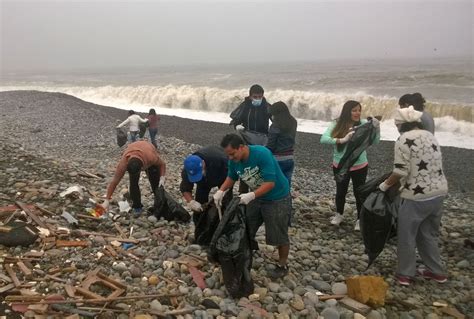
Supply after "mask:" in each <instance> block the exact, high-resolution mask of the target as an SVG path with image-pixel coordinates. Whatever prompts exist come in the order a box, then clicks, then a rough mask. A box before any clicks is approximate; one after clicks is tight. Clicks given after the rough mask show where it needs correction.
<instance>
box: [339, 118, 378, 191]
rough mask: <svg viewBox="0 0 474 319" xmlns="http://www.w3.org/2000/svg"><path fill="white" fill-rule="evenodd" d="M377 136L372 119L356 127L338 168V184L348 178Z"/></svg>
mask: <svg viewBox="0 0 474 319" xmlns="http://www.w3.org/2000/svg"><path fill="white" fill-rule="evenodd" d="M376 135H377V129H376V128H375V127H374V125H373V124H372V121H371V120H370V119H369V121H368V122H366V123H364V124H361V125H359V126H357V127H355V132H354V135H352V137H351V139H350V140H349V142H347V146H346V149H345V152H344V155H343V156H342V158H341V160H340V161H339V165H338V167H337V168H336V174H335V176H334V178H335V180H336V182H338V183H340V182H342V181H343V180H344V179H346V178H347V175H348V174H349V169H350V168H351V167H352V165H354V163H355V162H356V161H357V159H358V158H359V156H360V154H362V152H364V151H365V150H366V149H367V148H368V147H369V146H370V145H372V143H373V141H374V139H375V136H376Z"/></svg>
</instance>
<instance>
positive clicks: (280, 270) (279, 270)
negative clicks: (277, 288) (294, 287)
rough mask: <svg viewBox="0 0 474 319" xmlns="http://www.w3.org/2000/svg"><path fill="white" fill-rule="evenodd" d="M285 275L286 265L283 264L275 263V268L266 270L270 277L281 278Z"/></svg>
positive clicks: (286, 271)
mask: <svg viewBox="0 0 474 319" xmlns="http://www.w3.org/2000/svg"><path fill="white" fill-rule="evenodd" d="M286 275H288V265H285V266H281V265H276V268H275V270H270V271H269V272H268V276H269V277H270V278H272V279H278V278H283V277H285V276H286Z"/></svg>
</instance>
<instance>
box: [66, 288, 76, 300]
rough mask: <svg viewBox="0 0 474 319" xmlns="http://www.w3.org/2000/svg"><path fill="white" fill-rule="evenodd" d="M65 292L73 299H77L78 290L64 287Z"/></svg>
mask: <svg viewBox="0 0 474 319" xmlns="http://www.w3.org/2000/svg"><path fill="white" fill-rule="evenodd" d="M64 290H65V291H66V293H67V295H68V296H69V297H71V298H74V297H76V289H75V288H74V287H73V286H71V285H64Z"/></svg>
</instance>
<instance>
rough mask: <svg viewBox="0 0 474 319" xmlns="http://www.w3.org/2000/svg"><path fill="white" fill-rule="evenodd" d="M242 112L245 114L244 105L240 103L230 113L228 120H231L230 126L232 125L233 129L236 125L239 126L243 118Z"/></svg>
mask: <svg viewBox="0 0 474 319" xmlns="http://www.w3.org/2000/svg"><path fill="white" fill-rule="evenodd" d="M244 112H245V103H241V104H239V106H237V107H236V108H235V110H233V111H232V113H230V118H231V121H230V125H233V126H234V127H236V126H237V125H238V124H240V123H241V119H242V117H243V116H244Z"/></svg>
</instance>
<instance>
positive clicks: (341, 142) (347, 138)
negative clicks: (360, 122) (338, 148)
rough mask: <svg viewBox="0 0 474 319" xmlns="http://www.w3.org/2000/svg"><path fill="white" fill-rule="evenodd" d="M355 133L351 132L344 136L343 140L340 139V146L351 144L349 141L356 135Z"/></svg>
mask: <svg viewBox="0 0 474 319" xmlns="http://www.w3.org/2000/svg"><path fill="white" fill-rule="evenodd" d="M354 133H355V132H354V131H350V132H349V133H347V134H346V136H344V137H343V138H340V139H339V144H346V143H347V142H349V140H350V139H351V137H352V135H354Z"/></svg>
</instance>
